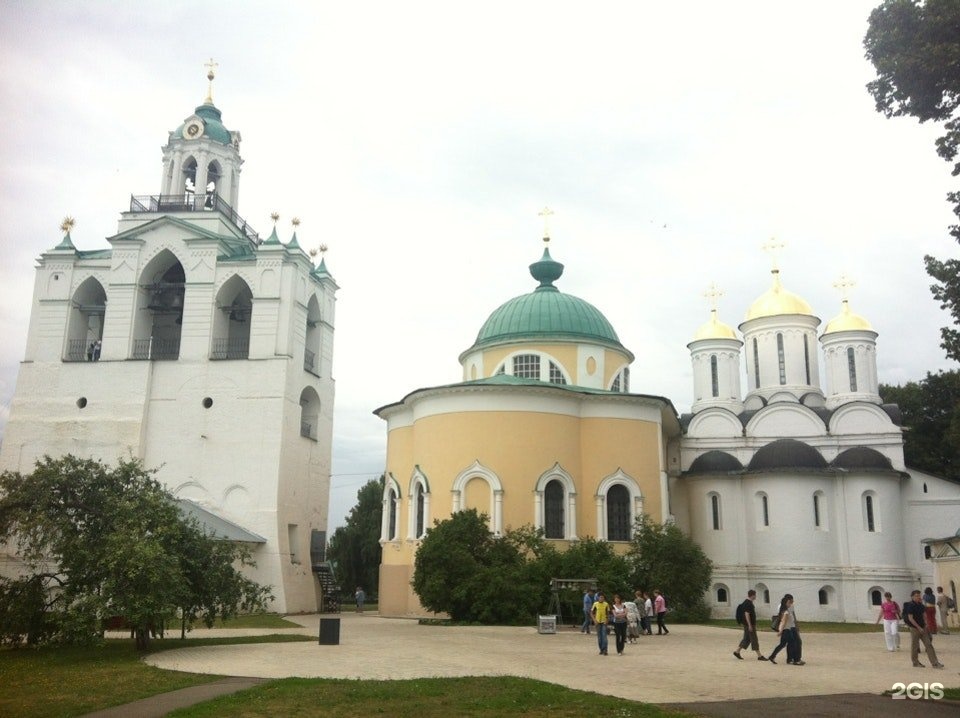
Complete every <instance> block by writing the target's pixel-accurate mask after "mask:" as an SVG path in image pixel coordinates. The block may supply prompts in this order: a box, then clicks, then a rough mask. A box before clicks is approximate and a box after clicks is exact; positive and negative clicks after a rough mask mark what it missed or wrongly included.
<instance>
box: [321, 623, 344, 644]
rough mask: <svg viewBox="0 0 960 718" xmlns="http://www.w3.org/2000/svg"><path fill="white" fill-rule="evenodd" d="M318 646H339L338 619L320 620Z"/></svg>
mask: <svg viewBox="0 0 960 718" xmlns="http://www.w3.org/2000/svg"><path fill="white" fill-rule="evenodd" d="M320 645H321V646H339V645H340V619H339V618H321V619H320Z"/></svg>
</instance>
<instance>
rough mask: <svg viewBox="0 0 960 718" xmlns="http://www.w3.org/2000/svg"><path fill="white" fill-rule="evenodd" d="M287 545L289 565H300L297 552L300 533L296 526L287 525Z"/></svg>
mask: <svg viewBox="0 0 960 718" xmlns="http://www.w3.org/2000/svg"><path fill="white" fill-rule="evenodd" d="M287 543H288V544H289V545H290V563H300V555H299V552H298V551H297V548H298V544H299V543H300V532H299V530H298V528H297V525H296V524H287Z"/></svg>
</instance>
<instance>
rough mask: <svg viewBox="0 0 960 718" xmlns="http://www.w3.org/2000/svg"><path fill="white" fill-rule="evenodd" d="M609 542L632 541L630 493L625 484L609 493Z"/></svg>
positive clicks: (613, 488) (617, 485)
mask: <svg viewBox="0 0 960 718" xmlns="http://www.w3.org/2000/svg"><path fill="white" fill-rule="evenodd" d="M607 540H608V541H629V540H630V492H629V491H627V487H626V486H624V485H623V484H614V485H613V486H611V487H610V489H609V490H608V491H607Z"/></svg>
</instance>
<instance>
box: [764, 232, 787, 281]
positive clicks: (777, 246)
mask: <svg viewBox="0 0 960 718" xmlns="http://www.w3.org/2000/svg"><path fill="white" fill-rule="evenodd" d="M786 246H787V245H785V244H784V243H783V242H778V241H777V238H776V237H771V238H770V239H769V241H767V242H766V243H764V244H763V245H762V246H761V249H762V250H763V251H764V252H766V253H767V254H769V255H770V261H771V262H773V268H772V269H771V270H770V271H771V272H773V273H774V274H776V273H778V272H779V271H780V268H779V267H778V266H777V260H778V259H779V258H780V253H781V252H782V251H783V249H784V247H786Z"/></svg>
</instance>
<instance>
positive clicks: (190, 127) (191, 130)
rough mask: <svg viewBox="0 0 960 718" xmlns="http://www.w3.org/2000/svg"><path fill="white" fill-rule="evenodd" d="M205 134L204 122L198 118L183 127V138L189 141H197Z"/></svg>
mask: <svg viewBox="0 0 960 718" xmlns="http://www.w3.org/2000/svg"><path fill="white" fill-rule="evenodd" d="M202 134H203V121H202V120H198V119H196V118H194V119H192V120H190V121H189V122H188V123H187V124H185V125H184V126H183V136H184V138H185V139H188V140H195V139H197V138H198V137H200V136H201V135H202Z"/></svg>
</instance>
